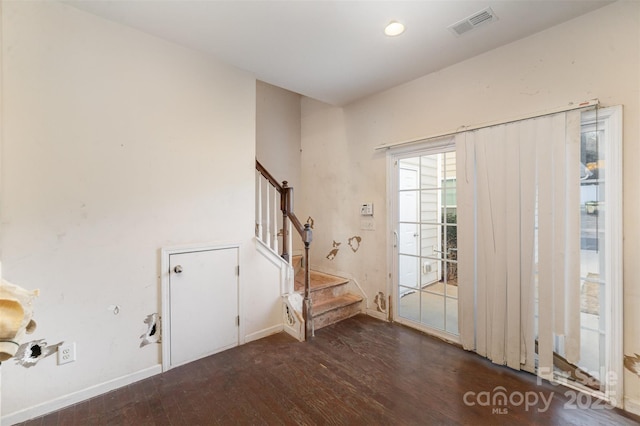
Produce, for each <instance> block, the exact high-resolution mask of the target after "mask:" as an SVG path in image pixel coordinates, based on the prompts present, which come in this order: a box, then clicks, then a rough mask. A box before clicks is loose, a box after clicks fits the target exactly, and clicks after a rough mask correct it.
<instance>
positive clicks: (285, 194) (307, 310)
mask: <svg viewBox="0 0 640 426" xmlns="http://www.w3.org/2000/svg"><path fill="white" fill-rule="evenodd" d="M256 170H257V171H258V172H259V173H260V174H261V175H262V176H263V177H264V178H265V179H266V180H267V181H268V182H269V183H270V184H271V185H272V186H273V187H274V188H275V189H276V190H277V191H278V192H279V193H280V211H281V212H282V253H281V254H280V256H281V257H282V258H283V259H284V260H285V261H286V262H288V263H291V258H290V256H289V247H288V241H287V230H288V228H289V227H288V226H287V225H288V224H287V221H291V225H293V227H294V228H295V229H296V231H297V232H298V234H300V237H301V238H302V242H303V243H304V266H305V273H304V303H303V308H302V318H303V320H304V329H305V335H304V340H308V339H309V338H310V337H311V336H312V335H313V321H312V316H311V288H310V281H311V270H310V263H311V262H310V261H309V249H310V246H311V241H312V240H313V231H312V230H311V225H310V224H309V223H305V224H304V225H303V224H302V223H301V222H300V220H299V219H298V217H297V216H296V214H295V213H294V211H293V188H292V187H290V186H289V183H288V182H287V181H286V180H285V181H283V182H282V185H281V184H280V183H279V182H278V181H277V180H276V179H275V178H274V177H273V175H271V173H269V171H268V170H267V169H266V168H265V167H264V166H263V165H262V164H260V162H259V161H258V159H256Z"/></svg>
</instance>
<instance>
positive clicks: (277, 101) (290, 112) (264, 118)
mask: <svg viewBox="0 0 640 426" xmlns="http://www.w3.org/2000/svg"><path fill="white" fill-rule="evenodd" d="M300 99H301V95H299V94H297V93H293V92H290V91H288V90H285V89H282V88H280V87H276V86H273V85H271V84H268V83H265V82H263V81H257V82H256V157H257V158H258V161H260V163H261V164H262V165H263V166H265V167H266V168H267V170H269V172H270V173H271V174H272V175H273V177H275V178H276V179H278V180H279V181H283V180H286V181H287V182H289V186H291V187H293V188H294V190H295V188H296V187H298V186H299V185H300Z"/></svg>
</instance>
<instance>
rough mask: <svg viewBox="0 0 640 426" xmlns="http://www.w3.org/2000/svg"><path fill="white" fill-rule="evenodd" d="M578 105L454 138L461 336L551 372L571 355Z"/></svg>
mask: <svg viewBox="0 0 640 426" xmlns="http://www.w3.org/2000/svg"><path fill="white" fill-rule="evenodd" d="M580 114H581V111H580V110H575V111H569V112H562V113H557V114H552V115H547V116H542V117H537V118H532V119H528V120H522V121H517V122H513V123H508V124H502V125H496V126H491V127H486V128H482V129H478V130H473V131H468V132H464V133H459V134H457V135H456V154H457V159H458V170H459V175H458V181H457V193H458V227H459V232H458V259H459V265H458V270H459V318H460V320H459V321H460V338H461V342H462V345H463V347H464V348H465V349H468V350H473V351H476V352H477V353H478V354H480V355H482V356H485V357H487V358H489V359H491V360H492V361H493V362H495V363H498V364H504V365H508V366H509V367H511V368H514V369H524V370H527V371H531V372H533V371H534V368H535V362H534V360H535V352H536V351H535V346H536V345H535V341H536V339H537V340H538V353H539V356H538V366H539V368H538V374H539V375H540V376H542V377H545V378H551V375H552V372H553V351H554V338H555V336H563V338H564V342H565V354H566V358H567V359H568V360H569V361H570V362H572V363H576V362H577V361H578V359H579V354H580V304H579V303H580V302H579V301H580V277H579V269H580V258H579V256H580V210H579V203H580V180H579V179H580V170H579V167H580Z"/></svg>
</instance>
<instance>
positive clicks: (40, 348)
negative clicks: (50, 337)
mask: <svg viewBox="0 0 640 426" xmlns="http://www.w3.org/2000/svg"><path fill="white" fill-rule="evenodd" d="M63 343H64V342H60V343H56V344H55V345H47V342H46V341H45V340H44V339H38V340H32V341H31V342H26V343H23V344H22V345H20V347H19V348H18V350H17V351H16V354H15V355H14V357H13V359H14V360H15V362H16V364H18V365H21V366H23V367H24V368H29V367H33V366H34V365H36V364H38V362H40V360H43V359H45V358H47V357H48V356H50V355H53V354H54V353H56V352H57V351H58V346H60V345H61V344H63Z"/></svg>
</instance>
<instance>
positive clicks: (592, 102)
mask: <svg viewBox="0 0 640 426" xmlns="http://www.w3.org/2000/svg"><path fill="white" fill-rule="evenodd" d="M599 104H600V101H599V100H598V99H591V100H589V101H585V102H580V103H577V104H576V103H573V102H571V103H570V104H569V105H567V106H563V107H558V108H553V109H549V110H546V111H543V112H539V113H534V114H533V115H526V116H520V117H517V118H512V119H509V120H505V121H495V122H490V123H484V124H478V125H475V126H462V127H460V128H459V129H458V130H454V131H449V132H445V133H438V134H436V135H432V136H427V137H424V138H419V139H412V140H409V141H404V142H395V143H390V144H384V145H380V146H377V147H375V148H374V150H375V151H380V150H388V149H391V148H397V147H400V146H407V145H413V144H417V143H422V142H426V141H429V140H432V139H440V138H444V137H447V136H453V135H456V134H458V133H462V132H469V131H471V130H478V129H484V128H486V127H491V126H499V125H501V124H509V123H515V122H517V121H522V120H528V119H531V118H537V117H544V116H545V115H551V114H557V113H559V112H565V111H573V110H576V109H581V108H589V107H592V106H598V105H599Z"/></svg>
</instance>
